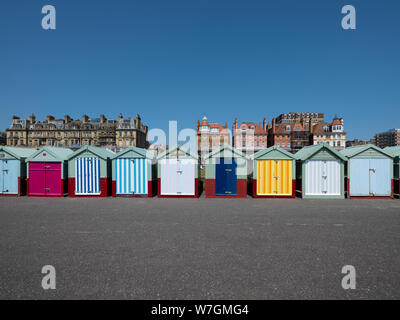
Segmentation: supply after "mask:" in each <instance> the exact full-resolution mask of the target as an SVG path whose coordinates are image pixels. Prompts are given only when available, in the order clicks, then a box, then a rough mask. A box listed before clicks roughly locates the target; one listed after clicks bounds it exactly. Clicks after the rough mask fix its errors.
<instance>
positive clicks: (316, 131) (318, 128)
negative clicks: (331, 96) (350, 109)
mask: <svg viewBox="0 0 400 320" xmlns="http://www.w3.org/2000/svg"><path fill="white" fill-rule="evenodd" d="M321 143H329V144H330V145H331V146H332V147H334V148H335V149H336V150H343V149H344V148H346V132H345V131H344V126H343V118H338V117H337V116H335V118H334V119H333V121H332V122H330V123H326V122H318V123H317V124H315V125H313V126H312V127H311V144H321Z"/></svg>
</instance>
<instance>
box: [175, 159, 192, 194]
mask: <svg viewBox="0 0 400 320" xmlns="http://www.w3.org/2000/svg"><path fill="white" fill-rule="evenodd" d="M194 170H195V160H193V159H178V160H177V163H176V177H177V180H176V188H177V189H176V191H177V194H178V195H194V191H195V190H194V182H195V176H194Z"/></svg>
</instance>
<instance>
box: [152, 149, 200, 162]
mask: <svg viewBox="0 0 400 320" xmlns="http://www.w3.org/2000/svg"><path fill="white" fill-rule="evenodd" d="M175 151H177V152H179V151H181V152H183V153H184V154H186V155H187V156H189V157H191V158H193V159H196V160H198V159H199V156H198V155H197V154H194V153H191V152H190V151H188V150H186V149H185V148H182V146H180V145H175V146H173V147H172V148H169V149H168V150H165V151H163V152H162V153H160V154H159V155H158V157H157V159H162V158H166V157H167V156H168V155H170V154H171V153H174V152H175Z"/></svg>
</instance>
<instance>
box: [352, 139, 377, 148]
mask: <svg viewBox="0 0 400 320" xmlns="http://www.w3.org/2000/svg"><path fill="white" fill-rule="evenodd" d="M366 144H375V139H370V140H359V139H354V140H349V141H346V148H350V147H357V146H363V145H366Z"/></svg>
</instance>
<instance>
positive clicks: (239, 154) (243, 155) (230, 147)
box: [205, 143, 249, 160]
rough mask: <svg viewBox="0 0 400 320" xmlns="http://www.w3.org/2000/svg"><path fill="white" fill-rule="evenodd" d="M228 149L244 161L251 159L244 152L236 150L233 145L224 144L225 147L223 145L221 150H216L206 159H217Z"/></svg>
mask: <svg viewBox="0 0 400 320" xmlns="http://www.w3.org/2000/svg"><path fill="white" fill-rule="evenodd" d="M226 149H227V150H229V151H232V153H235V154H237V155H238V156H240V157H242V158H244V159H249V157H248V156H247V155H246V154H244V153H243V152H241V151H239V150H238V149H236V148H234V147H233V146H232V145H230V144H227V143H224V145H222V146H221V147H220V148H218V149H216V150H214V151H213V152H211V153H210V154H208V155H207V157H206V158H205V159H206V160H207V159H209V158H212V157H215V156H217V155H218V154H220V153H221V152H222V151H224V150H226Z"/></svg>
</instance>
